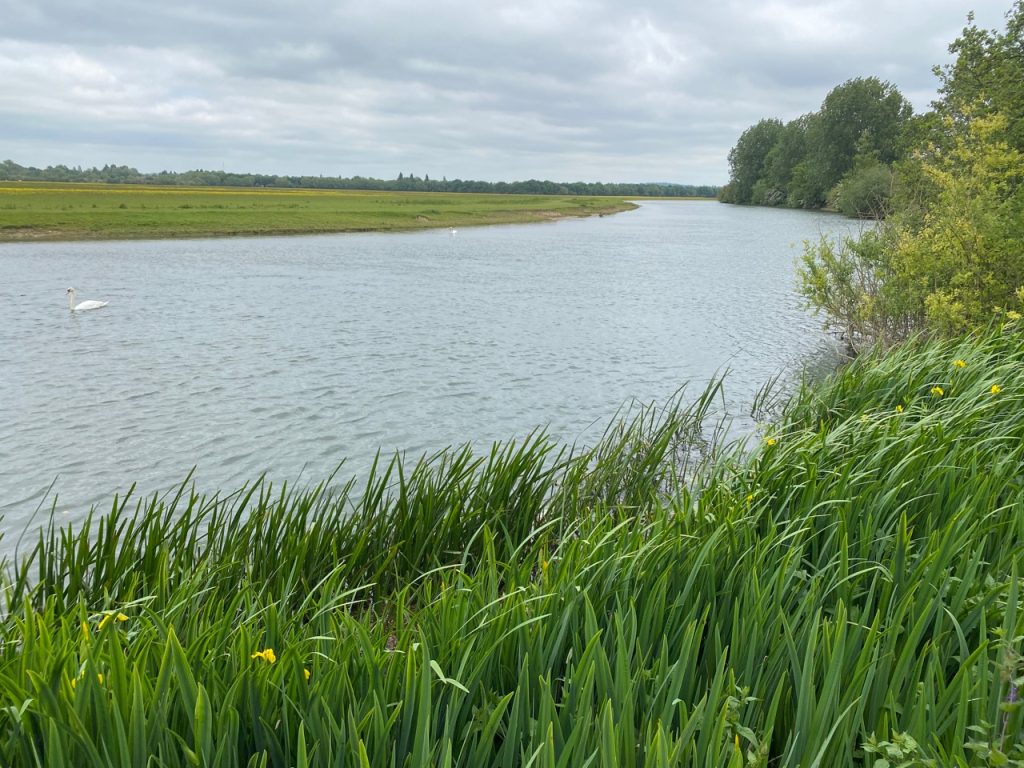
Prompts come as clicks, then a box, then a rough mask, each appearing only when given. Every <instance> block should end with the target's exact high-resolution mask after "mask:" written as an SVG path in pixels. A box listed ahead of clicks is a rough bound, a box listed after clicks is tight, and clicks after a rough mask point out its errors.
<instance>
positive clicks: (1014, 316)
mask: <svg viewBox="0 0 1024 768" xmlns="http://www.w3.org/2000/svg"><path fill="white" fill-rule="evenodd" d="M1006 319H1007V320H1020V312H1014V311H1013V310H1012V309H1011V310H1010V311H1009V312H1007V313H1006Z"/></svg>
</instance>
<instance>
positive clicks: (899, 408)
mask: <svg viewBox="0 0 1024 768" xmlns="http://www.w3.org/2000/svg"><path fill="white" fill-rule="evenodd" d="M896 413H903V406H902V405H897V406H896Z"/></svg>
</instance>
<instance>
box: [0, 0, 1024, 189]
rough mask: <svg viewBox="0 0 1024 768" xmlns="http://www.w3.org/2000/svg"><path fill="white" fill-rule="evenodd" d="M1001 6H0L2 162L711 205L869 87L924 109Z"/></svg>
mask: <svg viewBox="0 0 1024 768" xmlns="http://www.w3.org/2000/svg"><path fill="white" fill-rule="evenodd" d="M1010 5H1011V0H828V1H826V2H808V1H806V0H759V1H755V0H703V1H702V2H693V0H631V1H630V2H622V0H607V1H606V0H475V1H473V0H358V1H356V0H289V2H274V3H270V2H265V0H203V1H202V2H193V0H166V2H161V1H160V0H0V160H5V159H10V160H14V161H15V162H17V163H20V164H22V165H35V166H46V165H55V164H64V165H69V166H77V165H81V166H93V165H96V166H102V165H105V164H107V163H111V164H117V165H130V166H134V167H136V168H138V169H140V170H142V171H145V172H152V171H160V170H172V171H182V170H188V169H193V168H207V169H224V170H228V171H238V172H255V173H271V174H312V175H318V174H323V175H325V176H326V175H330V176H355V175H361V176H373V177H377V178H395V177H396V176H397V175H398V174H399V173H404V174H405V175H409V174H414V175H416V176H420V177H422V176H423V175H429V176H430V177H431V178H441V177H447V178H449V179H455V178H461V179H483V180H487V181H501V180H505V181H514V180H523V179H530V178H537V179H551V180H555V181H606V182H638V181H667V182H677V183H683V184H720V183H724V182H725V181H726V180H727V179H728V164H727V160H726V156H727V154H728V152H729V149H730V148H731V147H732V146H733V144H735V142H736V139H737V138H738V137H739V135H740V133H742V132H743V130H744V129H745V128H747V127H748V126H750V125H751V124H753V123H755V122H757V121H758V120H759V119H761V118H764V117H777V118H780V119H782V120H790V119H792V118H795V117H798V116H799V115H801V114H804V113H806V112H811V111H814V110H816V109H818V107H819V106H820V105H821V101H822V99H823V98H824V97H825V94H827V93H828V91H829V90H830V89H831V88H833V87H835V86H836V85H838V84H840V83H842V82H843V81H845V80H847V79H850V78H853V77H865V76H870V75H874V76H877V77H880V78H882V79H883V80H887V81H889V82H891V83H893V84H894V85H896V86H897V87H898V88H899V89H900V90H901V91H902V93H903V94H904V95H905V96H906V97H907V98H908V99H910V101H911V103H912V104H913V105H914V107H915V109H916V110H917V111H924V110H926V109H927V108H928V105H929V102H930V101H931V100H932V99H933V98H934V96H935V89H936V86H937V80H936V78H935V76H934V75H933V74H932V67H933V66H934V65H936V64H943V63H947V62H948V61H950V57H949V54H948V52H947V47H948V45H949V43H950V42H952V41H953V40H954V39H955V38H956V37H957V35H958V34H959V33H960V31H961V29H962V28H963V27H964V24H965V23H966V17H967V13H968V11H971V10H973V11H974V12H975V14H976V18H977V22H978V24H979V25H981V26H983V27H988V28H1000V29H1002V28H1003V26H1004V24H1003V22H1004V14H1005V12H1006V11H1008V10H1009V8H1010Z"/></svg>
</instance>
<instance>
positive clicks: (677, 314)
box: [0, 201, 850, 548]
mask: <svg viewBox="0 0 1024 768" xmlns="http://www.w3.org/2000/svg"><path fill="white" fill-rule="evenodd" d="M849 229H850V225H848V224H847V223H846V222H844V221H843V220H841V219H838V218H835V217H830V216H825V215H819V214H811V213H805V212H799V211H769V210H762V209H750V208H737V207H733V206H722V205H716V204H714V203H704V202H699V203H684V202H654V201H650V202H644V204H643V206H642V208H641V209H640V210H638V211H635V212H632V213H629V214H624V215H621V216H614V217H605V218H601V219H589V220H580V221H565V222H559V223H557V224H553V225H544V226H515V227H494V228H487V229H473V230H465V231H464V232H460V236H459V238H458V242H452V239H451V238H449V237H439V236H438V234H437V233H436V232H422V233H413V234H403V235H394V236H381V235H337V236H317V237H301V238H266V239H259V238H254V239H245V240H241V239H240V240H226V239H219V240H207V241H203V240H194V241H187V242H185V241H183V242H124V243H77V244H66V243H64V244H53V243H26V244H16V245H14V244H10V245H0V268H2V270H3V275H4V281H3V283H2V285H0V291H3V300H2V301H0V424H2V425H4V432H3V439H2V440H0V514H3V515H4V522H3V524H2V527H3V529H4V530H5V531H6V532H7V535H6V536H5V537H4V543H3V545H0V548H5V547H7V546H9V545H13V541H14V539H16V538H17V532H20V530H21V529H22V527H23V526H24V525H25V524H26V522H27V521H28V520H29V518H30V516H31V515H32V513H33V511H34V510H35V508H36V507H37V505H39V504H40V502H43V507H44V509H46V508H48V507H49V505H50V503H52V494H51V497H50V498H49V499H47V500H44V494H45V493H46V490H47V488H48V487H49V486H50V484H51V482H53V480H54V478H57V481H56V483H55V485H54V487H53V492H52V493H57V494H59V495H60V509H61V510H64V509H67V510H69V513H68V519H69V520H74V519H78V518H80V516H81V515H83V514H84V512H85V511H86V510H87V509H88V507H89V505H91V504H96V503H99V504H101V506H103V507H106V506H107V505H108V504H109V503H110V499H111V497H112V494H113V493H114V492H122V493H123V492H124V491H126V490H127V488H128V487H129V486H130V485H131V484H132V483H133V482H136V481H137V482H138V483H139V488H140V490H141V491H142V492H144V493H149V492H152V491H157V490H164V489H166V488H169V487H171V486H173V485H175V484H176V483H178V482H179V481H180V480H181V479H182V478H183V477H185V475H186V474H187V473H188V472H189V471H190V469H191V468H192V467H193V466H195V467H196V474H195V481H196V483H197V485H198V487H199V488H200V489H201V490H202V489H205V490H216V489H225V490H231V489H233V488H234V487H236V486H238V485H239V484H240V483H242V482H243V481H246V480H250V479H252V477H253V476H254V475H255V474H258V473H260V472H263V471H267V472H268V473H270V475H271V477H273V478H275V479H294V478H296V477H299V476H301V477H302V478H304V479H305V480H306V481H315V480H318V479H320V478H322V477H324V476H326V475H327V474H328V473H329V472H331V471H332V470H334V469H335V468H336V467H337V465H338V463H339V462H341V460H342V459H343V458H344V457H346V456H347V457H349V458H350V459H351V460H350V461H349V462H347V463H346V464H345V471H344V473H343V474H344V475H345V476H346V477H348V476H350V475H351V474H352V473H359V472H361V471H362V470H364V469H365V468H366V467H367V466H368V464H369V463H370V461H372V458H373V455H374V453H375V452H376V450H377V449H378V448H382V449H383V451H384V452H385V454H387V453H388V452H390V451H391V450H395V449H400V450H404V451H406V452H407V453H408V455H409V456H413V457H414V456H416V455H418V454H419V453H420V452H422V451H426V450H429V451H433V450H437V449H439V448H442V447H444V446H445V445H448V444H452V443H456V444H461V443H464V442H466V441H471V442H473V443H474V444H475V445H477V446H480V447H486V446H487V445H488V444H489V443H490V441H492V440H496V439H506V438H513V437H521V436H523V435H526V434H528V433H529V432H531V431H532V430H534V429H535V428H537V427H538V426H546V427H548V430H549V432H550V433H551V434H552V435H553V436H554V437H555V438H558V439H565V440H569V441H572V440H587V439H593V438H595V437H596V436H597V435H599V434H600V431H601V429H603V427H604V426H605V424H606V423H607V420H608V419H609V418H611V416H612V415H613V414H614V413H615V412H616V410H617V409H618V408H619V406H621V405H622V404H623V403H624V402H626V401H628V400H629V399H630V398H631V397H636V398H638V399H639V400H641V401H645V402H649V401H651V400H655V399H657V400H665V399H667V398H668V397H669V396H671V395H672V394H673V393H674V392H675V391H676V390H677V389H678V387H679V386H680V385H681V384H683V383H684V382H685V381H688V380H690V381H693V382H694V388H696V386H697V385H698V384H699V383H702V382H706V381H707V380H708V379H710V377H712V376H713V375H715V374H716V372H720V371H723V370H725V369H726V368H729V369H731V370H732V374H731V376H730V379H729V382H728V390H729V393H730V402H731V403H732V404H733V405H734V406H735V410H736V412H742V411H743V410H744V403H746V402H748V401H749V398H750V397H751V396H752V393H753V392H755V391H756V390H757V389H758V387H760V385H761V384H762V383H763V382H764V381H765V380H767V379H768V378H769V377H770V376H772V375H773V374H775V373H777V372H778V371H780V370H783V369H787V368H792V367H794V366H799V365H800V362H801V360H804V359H806V358H807V357H808V355H812V356H813V355H815V354H818V353H819V352H820V351H821V350H823V349H827V348H828V345H827V342H826V340H825V339H824V337H823V336H822V334H821V333H820V332H819V331H818V328H817V323H816V321H815V320H814V319H812V318H809V317H808V316H807V315H806V314H805V313H804V311H803V310H802V309H801V307H800V301H799V297H797V296H796V295H795V293H794V276H793V264H794V261H795V258H796V256H797V255H798V254H797V251H796V249H795V248H794V247H793V246H792V245H791V244H792V243H799V242H802V241H803V240H804V239H811V240H813V239H816V238H817V237H818V234H819V233H820V232H826V233H828V232H835V231H840V230H841V231H843V232H846V231H849ZM243 265H244V266H243ZM72 284H73V285H76V286H77V287H78V288H79V290H80V292H81V294H82V295H86V294H88V295H89V296H94V297H96V298H103V299H107V300H109V301H110V306H109V307H107V308H106V309H104V310H101V311H98V312H94V313H83V314H80V315H77V314H76V315H72V314H70V313H68V312H67V310H66V309H65V304H64V301H65V299H64V289H65V288H66V287H67V286H68V285H72ZM691 391H692V389H691Z"/></svg>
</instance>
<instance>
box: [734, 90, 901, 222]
mask: <svg viewBox="0 0 1024 768" xmlns="http://www.w3.org/2000/svg"><path fill="white" fill-rule="evenodd" d="M910 116H911V107H910V103H909V102H908V101H907V100H906V99H905V98H903V96H902V95H901V94H900V92H899V91H898V90H897V89H896V88H895V86H893V85H891V84H889V83H886V82H883V81H881V80H879V79H878V78H875V77H867V78H856V79H853V80H848V81H847V82H845V83H843V84H842V85H839V86H837V87H836V88H833V89H832V90H831V91H830V92H829V93H828V95H827V96H826V97H825V100H824V102H823V103H822V105H821V109H820V110H819V111H818V112H814V113H811V114H809V115H804V116H803V117H801V118H799V119H798V120H793V121H792V122H789V123H787V124H786V125H785V126H783V125H782V124H781V123H780V122H779V121H777V120H762V121H760V122H759V123H757V125H755V126H752V127H751V128H749V129H747V131H745V132H744V133H743V135H742V136H740V139H739V141H738V142H737V143H736V146H735V147H734V148H733V150H732V151H731V152H730V153H729V168H730V179H729V187H730V191H729V193H728V194H727V195H721V196H720V198H719V199H720V200H722V201H723V202H735V203H753V204H755V205H788V206H790V207H793V208H821V207H823V206H824V205H825V203H826V201H827V200H828V199H829V198H830V196H831V197H836V198H839V199H843V198H845V205H844V209H842V210H844V212H845V211H846V210H849V211H851V212H852V213H850V214H849V215H854V216H860V217H863V216H868V215H871V214H872V213H873V212H875V211H876V210H877V209H876V208H875V207H874V206H875V205H876V203H877V202H878V201H877V198H878V195H879V193H880V191H881V190H882V188H883V183H884V174H883V173H882V171H881V170H879V169H878V167H879V166H881V167H884V168H885V169H886V170H887V169H888V166H889V165H891V164H892V163H893V162H894V161H895V160H896V159H897V158H899V157H900V156H901V155H902V151H901V147H902V144H901V141H902V138H901V137H902V135H903V132H904V130H905V129H906V127H907V125H908V123H909V121H910ZM851 175H852V178H851ZM841 181H848V182H849V183H848V184H847V185H846V189H845V190H838V189H837V190H835V191H833V188H835V187H836V185H837V184H839V183H840V182H841ZM830 193H831V195H830Z"/></svg>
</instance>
